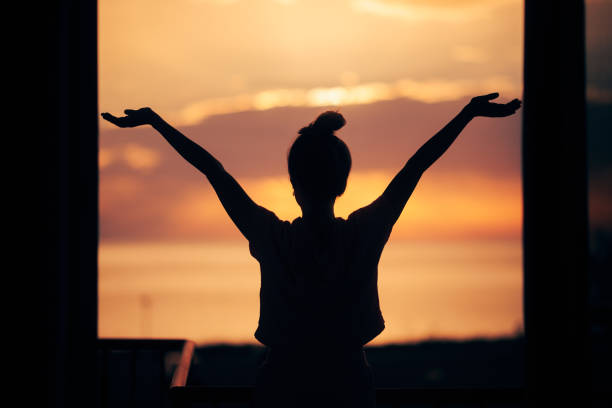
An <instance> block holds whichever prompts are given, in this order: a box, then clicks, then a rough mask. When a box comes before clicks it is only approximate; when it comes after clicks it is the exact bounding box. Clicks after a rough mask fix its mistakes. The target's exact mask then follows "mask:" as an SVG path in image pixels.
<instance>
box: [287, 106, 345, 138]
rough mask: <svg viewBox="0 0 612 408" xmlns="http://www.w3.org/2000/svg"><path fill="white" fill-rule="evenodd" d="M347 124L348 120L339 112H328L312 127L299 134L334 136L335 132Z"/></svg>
mask: <svg viewBox="0 0 612 408" xmlns="http://www.w3.org/2000/svg"><path fill="white" fill-rule="evenodd" d="M345 124H346V120H345V119H344V116H342V115H341V114H340V113H339V112H335V111H327V112H323V113H322V114H320V115H319V116H318V117H317V119H316V120H315V121H314V122H312V123H311V124H310V125H308V126H306V127H304V128H302V129H301V130H300V131H299V133H300V134H301V135H304V134H312V133H317V134H319V135H332V134H333V133H334V131H336V130H338V129H340V128H341V127H343V126H344V125H345Z"/></svg>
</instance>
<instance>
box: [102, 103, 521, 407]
mask: <svg viewBox="0 0 612 408" xmlns="http://www.w3.org/2000/svg"><path fill="white" fill-rule="evenodd" d="M497 96H498V94H497V93H493V94H489V95H483V96H478V97H475V98H473V99H472V100H471V101H470V103H469V104H468V105H466V106H465V108H464V109H462V110H461V112H459V114H458V115H457V116H456V117H455V118H454V119H452V120H451V121H450V122H449V123H448V124H447V125H446V126H445V127H444V128H443V129H442V130H440V131H439V132H438V133H437V134H436V135H434V136H433V137H432V138H431V139H430V140H429V141H427V142H426V143H425V144H424V145H423V146H422V147H421V148H420V149H419V150H418V151H417V152H416V153H415V154H414V155H413V156H412V157H411V158H410V159H409V160H408V162H407V163H406V165H405V166H404V167H403V168H402V169H401V170H400V172H399V173H398V174H397V175H396V176H395V177H394V178H393V180H392V181H391V183H390V184H389V185H388V187H387V188H386V190H385V191H384V192H383V194H382V195H381V196H380V197H378V198H377V199H376V200H375V201H374V202H372V203H371V204H370V205H368V206H366V207H363V208H361V209H359V210H357V211H355V212H353V213H352V214H351V215H349V217H348V218H347V219H346V220H344V219H342V218H336V217H335V215H334V203H335V200H336V198H337V197H339V196H340V195H342V193H343V192H344V190H345V188H346V182H347V178H348V174H349V171H350V169H351V156H350V153H349V150H348V147H347V146H346V144H344V142H343V141H341V140H340V139H339V138H338V137H336V136H335V135H334V132H335V131H336V130H338V129H340V128H341V127H342V126H344V124H345V120H344V118H343V117H342V115H340V114H339V113H337V112H331V111H329V112H325V113H323V114H321V115H320V116H319V117H318V118H317V119H316V120H315V121H314V122H312V123H311V124H310V125H308V126H306V127H304V128H302V129H301V130H300V131H299V136H298V137H297V138H296V140H295V141H294V143H293V145H292V146H291V149H290V151H289V156H288V167H289V177H290V180H291V184H292V186H293V194H294V196H295V199H296V201H297V203H298V204H299V205H300V207H301V209H302V217H298V218H296V219H295V220H293V221H292V222H288V221H281V220H279V219H278V218H277V217H276V215H275V214H274V213H272V212H270V211H268V210H266V209H265V208H263V207H260V206H258V205H257V204H256V203H254V202H253V201H252V200H251V199H250V198H249V196H248V195H247V194H246V193H245V191H244V190H243V189H242V187H241V186H240V185H239V184H238V182H236V180H235V179H234V178H233V177H232V176H231V175H230V174H229V173H227V172H226V171H225V169H224V168H223V166H222V165H221V163H219V162H218V161H217V160H216V159H215V158H214V157H213V156H212V155H211V154H210V153H208V152H207V151H206V150H205V149H203V148H202V147H200V146H199V145H197V144H196V143H194V142H192V141H191V140H189V139H188V138H187V137H185V136H184V135H183V134H181V133H180V132H179V131H178V130H176V129H174V128H173V127H172V126H170V125H169V124H168V123H166V122H165V121H164V120H163V119H162V118H161V117H160V116H159V115H157V114H156V113H155V112H153V111H152V110H151V109H150V108H142V109H139V110H126V111H125V114H126V116H123V117H115V116H113V115H111V114H109V113H103V114H102V117H103V118H104V119H106V120H108V121H109V122H111V123H113V124H115V125H117V126H119V127H134V126H141V125H151V126H153V128H155V129H156V130H157V131H158V132H159V133H161V135H162V136H163V137H164V138H165V139H166V140H167V141H168V143H170V144H171V145H172V147H174V148H175V149H176V151H177V152H178V153H179V154H180V155H181V156H183V158H185V159H186V160H187V161H188V162H189V163H191V164H192V165H193V166H195V167H196V168H197V169H198V170H200V171H201V172H202V173H203V174H204V175H206V177H207V178H208V180H209V181H210V183H211V184H212V186H213V188H214V190H215V192H216V193H217V196H218V197H219V200H220V201H221V203H222V204H223V207H224V208H225V210H226V211H227V213H228V214H229V216H230V218H231V219H232V221H233V222H234V224H236V226H237V227H238V229H239V230H240V232H241V233H242V234H243V235H244V236H245V237H246V239H247V240H248V241H249V249H250V251H251V254H252V255H253V256H254V257H255V258H256V259H257V260H258V261H259V263H260V267H261V291H260V317H259V326H258V328H257V331H256V332H255V337H256V338H257V339H258V340H259V341H260V342H261V343H263V344H264V345H266V346H267V356H266V360H265V362H264V364H263V365H262V367H260V371H259V374H258V378H257V386H256V393H255V397H254V404H255V406H261V407H264V406H266V407H270V406H282V407H298V406H300V407H301V406H304V407H306V406H317V407H321V406H330V407H331V406H334V407H339V406H342V407H373V406H375V396H374V387H373V384H372V376H371V372H370V369H369V366H368V364H367V361H366V359H365V355H364V353H363V345H365V344H366V343H368V342H369V341H371V340H372V339H373V338H375V337H376V336H377V335H378V334H380V332H381V331H382V330H383V329H384V320H383V318H382V314H381V312H380V308H379V302H378V290H377V279H378V261H379V259H380V255H381V253H382V250H383V247H384V245H385V243H386V242H387V239H388V238H389V234H390V233H391V229H392V227H393V224H394V223H395V221H396V220H397V219H398V217H399V216H400V214H401V212H402V210H403V208H404V205H405V204H406V202H407V201H408V198H409V197H410V195H411V194H412V191H413V190H414V188H415V187H416V185H417V182H418V181H419V179H420V178H421V175H422V174H423V173H424V172H425V170H427V169H428V168H429V166H431V165H432V164H433V163H434V162H435V161H436V160H437V159H438V158H439V157H440V156H442V154H443V153H444V152H445V151H446V150H447V149H448V147H449V146H450V145H451V144H452V143H453V141H454V140H455V139H456V138H457V136H458V135H459V133H460V132H461V131H462V130H463V128H464V127H465V126H466V125H467V124H468V123H469V122H470V121H471V120H472V119H473V118H475V117H477V116H488V117H503V116H509V115H511V114H513V113H514V112H516V110H517V109H518V108H519V107H520V105H521V103H520V101H519V100H517V99H515V100H513V101H512V102H509V103H507V104H496V103H491V100H493V99H495V98H496V97H497Z"/></svg>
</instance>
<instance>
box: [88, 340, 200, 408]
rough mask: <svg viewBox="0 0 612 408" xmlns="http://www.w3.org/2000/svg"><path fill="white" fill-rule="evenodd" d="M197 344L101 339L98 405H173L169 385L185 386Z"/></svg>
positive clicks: (163, 407)
mask: <svg viewBox="0 0 612 408" xmlns="http://www.w3.org/2000/svg"><path fill="white" fill-rule="evenodd" d="M193 351H194V343H193V342H191V341H186V340H157V339H155V340H143V339H99V340H98V387H99V389H98V391H99V392H98V395H100V399H99V401H98V407H99V408H122V407H126V408H127V407H130V408H133V407H147V408H167V407H171V406H172V403H171V401H170V393H169V390H170V388H171V387H172V388H180V387H184V386H185V385H186V382H187V375H188V373H189V367H190V365H191V360H192V357H193Z"/></svg>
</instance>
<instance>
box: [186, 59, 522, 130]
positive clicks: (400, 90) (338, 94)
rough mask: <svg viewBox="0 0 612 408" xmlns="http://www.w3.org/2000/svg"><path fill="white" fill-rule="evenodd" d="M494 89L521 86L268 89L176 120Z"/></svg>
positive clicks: (445, 97) (426, 83)
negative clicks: (279, 108)
mask: <svg viewBox="0 0 612 408" xmlns="http://www.w3.org/2000/svg"><path fill="white" fill-rule="evenodd" d="M470 52H471V54H470ZM464 54H466V55H467V56H468V57H469V58H471V59H472V60H474V59H476V58H478V57H479V55H480V54H478V51H474V50H471V51H465V50H464ZM480 57H482V56H480ZM466 58H467V57H466ZM344 77H345V78H343V79H342V82H344V83H345V84H346V83H347V82H348V81H347V78H348V75H344ZM355 78H356V77H354V76H353V77H351V78H350V80H351V81H352V82H353V83H354V82H355V80H356V79H355ZM492 89H493V90H496V89H503V90H504V93H505V94H516V93H517V92H519V89H518V85H517V84H514V83H513V82H512V80H511V79H510V78H508V77H505V76H490V77H487V78H483V79H479V80H473V79H470V80H461V79H459V80H449V79H430V80H420V81H416V80H413V79H400V80H397V81H394V82H369V83H362V84H356V85H344V86H342V85H340V86H334V87H316V88H311V89H301V88H294V89H269V90H265V91H261V92H257V93H253V94H240V95H236V96H230V97H223V98H210V99H205V100H202V101H199V102H195V103H192V104H190V105H188V106H187V107H185V108H183V109H182V110H181V111H180V112H179V113H178V114H177V115H176V116H178V117H177V118H176V119H175V120H176V121H177V123H178V124H181V125H194V124H197V123H199V122H201V121H202V120H204V119H205V118H207V117H209V116H213V115H219V114H228V113H234V112H243V111H262V110H267V109H272V108H278V107H300V106H303V107H318V106H348V105H363V104H370V103H374V102H379V101H389V100H393V99H399V98H409V99H413V100H416V101H420V102H426V103H434V102H444V101H453V100H457V99H459V98H461V97H464V96H466V95H475V94H478V93H486V92H490V91H491V90H492Z"/></svg>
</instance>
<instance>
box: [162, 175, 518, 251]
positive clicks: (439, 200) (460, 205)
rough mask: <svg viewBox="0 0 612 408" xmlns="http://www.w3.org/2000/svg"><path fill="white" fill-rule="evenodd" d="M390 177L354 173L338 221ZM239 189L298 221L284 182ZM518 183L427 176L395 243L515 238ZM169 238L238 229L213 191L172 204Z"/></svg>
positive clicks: (246, 183)
mask: <svg viewBox="0 0 612 408" xmlns="http://www.w3.org/2000/svg"><path fill="white" fill-rule="evenodd" d="M391 178H392V174H391V173H386V172H366V173H355V174H351V176H350V177H349V185H348V188H347V191H346V193H345V194H344V195H343V196H342V197H340V198H339V199H338V201H337V203H336V216H340V217H344V218H346V217H347V216H348V215H349V214H350V213H351V212H352V211H354V210H356V209H358V208H360V207H362V206H364V205H367V204H369V203H370V202H371V201H373V200H374V199H375V198H376V197H377V196H378V195H380V194H381V193H382V191H384V189H385V187H386V186H387V184H388V183H389V181H390V180H391ZM241 184H242V185H243V187H244V188H245V190H246V191H247V192H248V194H249V195H250V196H251V197H252V198H253V199H254V200H255V201H256V202H257V203H258V204H260V205H262V206H264V207H266V208H268V209H270V210H272V211H274V212H275V213H276V215H277V216H278V217H279V218H281V219H287V220H292V219H293V218H295V217H297V216H299V215H300V211H299V207H298V205H297V204H296V202H295V200H294V198H293V196H292V195H291V192H292V189H291V185H290V183H289V181H288V180H287V178H286V177H274V178H264V179H244V180H241ZM521 211H522V207H521V187H520V180H513V179H505V180H498V179H493V178H488V177H486V176H483V175H480V174H471V173H461V172H458V173H452V174H439V173H434V174H429V175H425V176H424V177H423V179H422V180H421V182H420V184H419V186H417V189H416V190H415V192H414V194H413V196H412V197H411V199H410V201H409V202H408V204H407V206H406V208H405V209H404V212H403V214H402V216H401V217H400V219H399V221H398V222H397V224H396V225H395V228H394V232H393V238H394V239H457V238H485V237H504V238H506V237H518V236H520V231H521V217H522V215H521V214H522V213H521ZM169 221H170V224H171V225H173V226H174V228H175V230H174V231H173V234H177V235H180V236H185V237H197V236H198V235H200V236H208V235H209V234H213V235H215V234H216V236H217V237H219V238H222V237H224V238H228V237H235V236H237V233H236V228H235V227H234V226H233V225H232V224H231V222H230V220H229V218H228V216H227V215H226V214H225V212H224V210H223V208H222V207H221V205H220V204H219V202H218V199H217V197H216V196H215V195H214V192H213V191H212V190H211V189H206V190H199V191H191V192H189V193H186V194H185V195H184V196H182V197H177V198H176V205H175V206H174V207H173V208H172V209H171V210H170V220H169Z"/></svg>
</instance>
